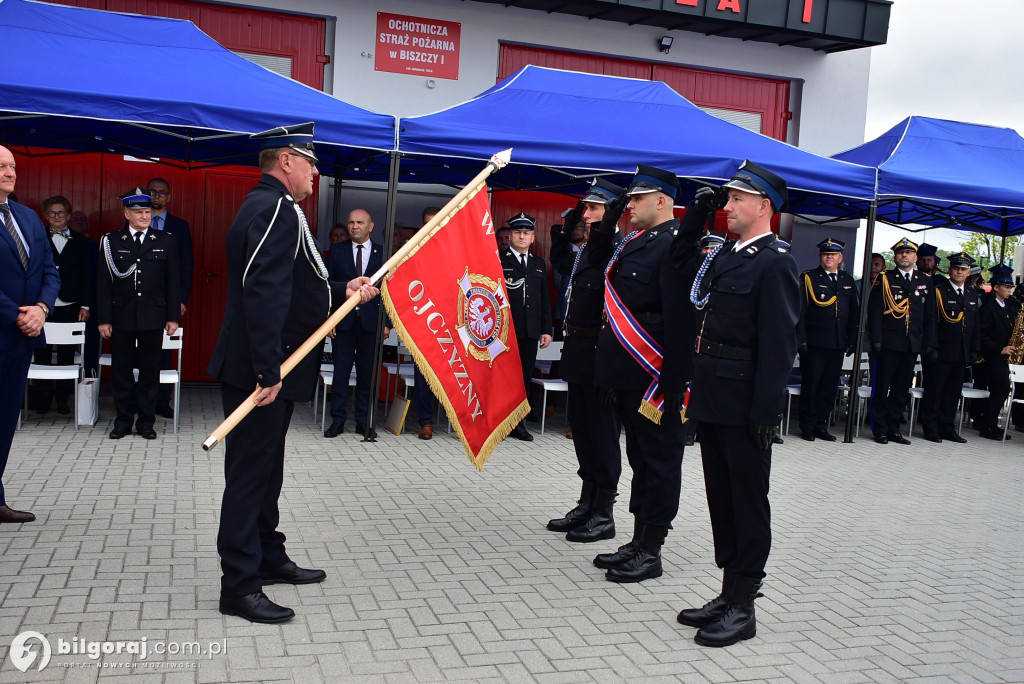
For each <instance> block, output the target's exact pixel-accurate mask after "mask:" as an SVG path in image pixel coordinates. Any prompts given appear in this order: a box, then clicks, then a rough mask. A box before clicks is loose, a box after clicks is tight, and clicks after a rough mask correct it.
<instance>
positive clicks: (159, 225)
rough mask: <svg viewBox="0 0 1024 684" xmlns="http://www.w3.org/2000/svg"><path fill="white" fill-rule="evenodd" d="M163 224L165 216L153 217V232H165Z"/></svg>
mask: <svg viewBox="0 0 1024 684" xmlns="http://www.w3.org/2000/svg"><path fill="white" fill-rule="evenodd" d="M163 222H164V217H163V216H154V217H153V230H163Z"/></svg>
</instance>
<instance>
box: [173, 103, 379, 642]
mask: <svg viewBox="0 0 1024 684" xmlns="http://www.w3.org/2000/svg"><path fill="white" fill-rule="evenodd" d="M253 137H254V138H256V139H258V140H259V141H260V145H261V147H262V152H261V153H260V170H261V171H262V172H263V176H262V177H261V178H260V180H259V183H257V184H256V186H255V187H254V188H253V189H252V190H250V191H249V194H248V195H246V198H245V200H244V201H243V202H242V206H241V207H240V208H239V210H238V214H237V215H236V216H235V220H234V223H232V225H231V229H230V230H229V231H228V236H227V258H228V278H229V281H228V300H227V305H226V307H225V310H224V321H223V322H222V324H221V329H220V336H219V337H218V339H217V345H216V347H215V348H214V350H213V355H212V357H211V358H210V364H209V366H208V368H207V372H208V373H209V374H210V375H211V376H213V377H214V378H216V379H218V380H220V382H221V399H222V404H223V408H224V415H225V416H228V415H230V414H231V413H232V412H233V411H234V410H235V408H236V407H238V406H239V405H240V404H241V403H242V402H243V401H249V400H250V399H249V396H250V394H252V393H253V391H254V390H258V391H259V395H258V396H257V398H256V399H255V404H256V408H254V409H253V410H252V412H251V413H249V415H248V416H246V417H245V418H244V419H243V420H242V421H241V422H240V423H239V424H238V426H237V427H236V428H235V429H234V430H233V431H232V432H231V433H229V434H228V436H227V437H226V439H225V460H224V499H223V504H222V506H221V517H220V531H219V533H218V535H217V551H218V552H219V553H220V558H221V569H222V572H223V575H222V577H221V594H220V612H221V613H224V614H225V615H237V616H239V617H242V618H245V619H246V620H249V621H251V622H260V623H277V622H285V621H287V620H290V619H291V618H292V617H293V616H294V615H295V613H294V611H292V610H291V609H290V608H285V607H283V606H279V605H277V604H276V603H274V602H272V601H271V600H270V599H269V598H267V596H266V594H264V593H263V591H262V587H263V586H264V585H267V584H278V583H282V582H283V583H288V584H309V583H312V582H320V581H322V580H323V579H324V577H325V576H326V575H325V573H324V572H323V571H322V570H308V569H304V568H300V567H298V566H297V565H296V564H295V563H294V562H293V561H291V560H290V559H289V557H288V554H287V553H286V552H285V547H284V542H285V536H284V534H282V533H281V532H280V531H278V529H277V525H278V522H279V520H280V512H279V510H278V497H279V496H280V494H281V483H282V480H283V477H284V449H285V435H286V434H287V432H288V424H289V421H290V420H291V415H292V407H293V404H294V402H296V401H300V402H305V401H309V400H310V399H311V398H312V396H313V386H314V385H315V383H316V377H317V373H318V372H319V368H320V356H321V351H322V350H321V349H315V350H313V352H311V353H310V354H308V355H307V356H306V357H305V359H303V360H302V361H300V362H299V364H298V365H297V366H295V368H294V369H293V370H292V371H291V373H289V375H288V377H287V378H285V379H284V380H282V378H281V364H282V363H283V362H284V360H285V359H286V358H287V357H288V356H290V355H291V354H292V352H294V351H295V350H296V349H297V348H298V347H299V346H300V345H301V344H302V343H303V342H305V341H306V339H307V338H308V337H309V336H310V335H312V334H313V333H314V332H315V331H316V329H317V328H318V327H319V326H320V325H321V324H322V323H323V322H324V321H325V320H326V319H327V317H328V315H329V314H330V312H331V310H332V309H335V308H337V307H339V306H340V305H341V304H342V303H343V302H344V301H345V299H346V297H348V296H350V295H351V294H353V293H355V292H356V291H359V293H360V295H361V298H362V301H368V300H369V299H370V298H371V297H372V296H374V295H376V294H377V291H376V289H374V288H372V287H370V285H369V279H368V278H366V277H361V278H356V279H355V280H352V281H350V282H349V283H348V284H347V286H346V284H345V283H331V282H329V281H328V275H327V267H326V266H325V265H324V263H323V261H322V259H321V258H320V252H319V251H318V246H317V243H316V242H315V241H314V239H313V236H312V234H311V233H310V231H309V226H308V224H307V223H306V217H305V216H304V215H303V213H302V209H301V208H300V207H299V205H298V204H297V202H299V201H301V200H303V199H305V198H306V197H308V196H309V195H310V194H311V193H312V192H313V179H314V178H315V177H316V175H317V169H316V161H317V158H316V156H315V153H314V150H313V143H312V140H313V124H312V123H309V124H299V125H296V126H284V127H281V128H276V129H273V130H270V131H266V132H264V133H258V134H256V135H254V136H253ZM167 237H168V239H172V238H171V237H170V236H167ZM175 310H177V309H175Z"/></svg>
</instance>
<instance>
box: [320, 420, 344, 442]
mask: <svg viewBox="0 0 1024 684" xmlns="http://www.w3.org/2000/svg"><path fill="white" fill-rule="evenodd" d="M344 431H345V424H344V423H338V422H332V423H331V424H330V426H329V427H328V428H327V429H326V430H324V437H326V438H327V439H334V438H335V437H337V436H338V435H340V434H341V433H342V432H344Z"/></svg>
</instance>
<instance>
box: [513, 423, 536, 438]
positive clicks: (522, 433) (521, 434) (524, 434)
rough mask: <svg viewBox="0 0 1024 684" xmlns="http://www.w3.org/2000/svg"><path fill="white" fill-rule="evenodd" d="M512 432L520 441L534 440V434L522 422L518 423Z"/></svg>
mask: <svg viewBox="0 0 1024 684" xmlns="http://www.w3.org/2000/svg"><path fill="white" fill-rule="evenodd" d="M510 434H511V435H512V436H513V437H515V438H516V439H518V440H520V441H523V442H532V441H533V435H531V434H530V431H529V430H527V429H526V426H525V425H523V424H522V423H520V424H519V425H517V426H516V428H515V429H514V430H512V432H511V433H510Z"/></svg>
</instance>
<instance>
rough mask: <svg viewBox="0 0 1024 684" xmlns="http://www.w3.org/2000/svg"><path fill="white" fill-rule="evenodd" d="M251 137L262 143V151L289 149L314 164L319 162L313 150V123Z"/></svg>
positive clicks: (281, 128)
mask: <svg viewBox="0 0 1024 684" xmlns="http://www.w3.org/2000/svg"><path fill="white" fill-rule="evenodd" d="M249 137H250V138H252V139H253V140H259V141H260V149H261V150H267V149H273V148H275V147H289V148H291V149H292V150H294V151H295V152H297V153H298V154H300V155H302V156H303V157H305V158H306V159H308V160H310V161H311V162H313V163H314V164H316V163H317V162H318V161H319V160H318V159H317V158H316V151H315V150H314V148H313V122H312V121H309V122H307V123H301V124H294V125H292V126H278V127H277V128H271V129H270V130H269V131H263V132H262V133H253V134H252V135H251V136H249Z"/></svg>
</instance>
